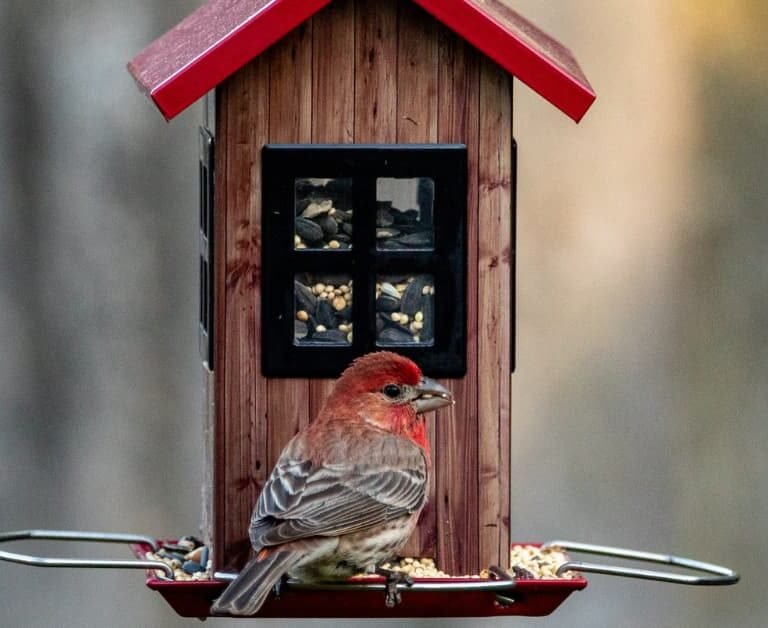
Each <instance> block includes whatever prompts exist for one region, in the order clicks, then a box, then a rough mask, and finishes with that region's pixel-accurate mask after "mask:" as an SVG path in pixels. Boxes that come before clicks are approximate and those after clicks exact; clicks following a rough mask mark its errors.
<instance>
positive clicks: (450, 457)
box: [435, 29, 487, 574]
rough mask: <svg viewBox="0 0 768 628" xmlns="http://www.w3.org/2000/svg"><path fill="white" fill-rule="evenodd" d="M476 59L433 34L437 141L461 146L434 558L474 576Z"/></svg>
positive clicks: (455, 41)
mask: <svg viewBox="0 0 768 628" xmlns="http://www.w3.org/2000/svg"><path fill="white" fill-rule="evenodd" d="M478 62H479V59H478V55H477V53H476V52H475V50H474V49H472V48H471V47H470V46H468V45H467V44H465V43H464V42H463V41H462V40H460V39H459V38H458V37H457V36H455V35H454V34H453V33H451V32H449V31H448V30H447V29H440V35H439V76H438V101H437V102H438V141H439V142H441V143H464V144H466V146H467V157H468V159H467V161H468V175H467V374H466V376H465V377H464V378H463V379H457V380H452V381H451V389H452V391H453V393H454V397H455V399H456V405H455V406H454V407H453V408H449V409H447V410H446V411H445V414H444V416H441V417H439V419H440V420H438V421H436V424H435V437H436V449H437V451H438V452H439V454H440V455H439V457H438V458H437V459H436V460H435V478H436V490H437V496H436V502H435V506H436V509H437V532H438V536H437V543H438V544H437V556H438V561H439V565H440V566H441V568H442V569H443V570H444V571H446V572H447V573H452V574H468V573H478V572H479V570H480V569H481V568H482V567H487V565H481V564H480V561H479V553H478V551H479V548H478V543H479V533H478V508H477V506H478V504H477V487H478V468H477V445H478V442H477V437H478V431H477V377H478V375H477V312H478V302H477V230H478V222H479V216H478V203H477V168H478V107H479V87H480V84H479V66H478Z"/></svg>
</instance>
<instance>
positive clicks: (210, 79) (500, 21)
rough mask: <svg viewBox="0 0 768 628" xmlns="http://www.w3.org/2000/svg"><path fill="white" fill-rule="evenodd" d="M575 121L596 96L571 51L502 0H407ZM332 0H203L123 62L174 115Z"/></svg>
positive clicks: (167, 112)
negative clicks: (166, 30)
mask: <svg viewBox="0 0 768 628" xmlns="http://www.w3.org/2000/svg"><path fill="white" fill-rule="evenodd" d="M413 1H414V2H415V3H416V4H418V5H419V6H421V7H422V8H423V9H424V10H426V11H428V12H429V13H431V14H432V15H433V16H434V17H435V18H436V19H437V20H439V21H440V22H442V23H443V24H444V25H445V26H447V27H448V28H449V29H451V30H452V31H454V32H455V33H456V34H457V35H459V36H460V37H462V38H464V39H465V40H466V41H468V42H469V43H471V44H473V45H474V46H475V47H476V48H477V49H478V50H480V51H481V52H483V53H484V54H485V55H487V56H488V57H490V58H491V59H493V60H494V61H496V63H498V64H499V65H500V66H501V67H503V68H504V69H505V70H507V71H508V72H509V73H510V74H512V75H514V76H515V77H517V78H518V79H520V80H521V81H522V82H523V83H525V84H526V85H528V86H529V87H530V88H531V89H533V90H534V91H536V92H538V93H539V94H540V95H541V96H542V97H544V98H546V99H547V100H548V101H549V102H551V103H552V104H553V105H555V106H556V107H558V108H559V109H561V110H562V111H563V112H564V113H566V114H567V115H569V116H570V117H571V118H573V119H574V120H576V121H577V122H578V121H579V120H580V119H581V118H582V116H583V115H584V114H585V113H586V112H587V109H589V107H590V105H591V104H592V102H593V101H594V100H595V93H594V91H593V90H592V88H591V86H590V85H589V82H588V81H587V78H586V77H585V76H584V73H583V72H582V71H581V68H580V67H579V64H578V62H577V61H576V59H575V58H574V57H573V55H572V54H571V52H570V51H569V50H568V49H567V48H565V47H564V46H563V45H562V44H561V43H560V42H558V41H556V40H555V39H553V38H551V37H550V36H549V35H547V34H546V33H544V32H543V31H542V30H541V29H539V28H538V27H537V26H535V25H534V24H532V23H531V22H529V21H528V20H526V19H525V18H524V17H523V16H521V15H520V14H519V13H516V12H515V11H513V10H512V9H511V8H510V7H509V6H508V5H507V4H506V1H505V0H413ZM329 2H330V0H209V1H208V2H207V3H206V4H205V5H203V6H202V7H200V8H199V9H198V10H197V11H195V12H194V13H192V14H191V15H189V16H188V17H187V18H186V19H184V20H183V21H182V22H180V23H179V24H178V25H177V26H175V27H174V28H172V29H171V30H170V31H168V32H167V33H166V34H165V35H163V36H162V37H160V38H159V39H157V40H156V41H154V42H153V43H151V44H150V45H149V46H147V47H146V48H145V49H144V50H143V51H142V52H140V53H139V54H138V55H137V56H136V57H135V58H134V59H133V60H132V61H131V62H130V63H129V64H128V69H129V71H130V72H131V74H132V75H133V77H134V78H135V79H136V82H137V83H138V84H139V86H140V87H141V89H142V90H144V91H145V92H146V93H147V94H149V96H150V97H151V98H152V100H154V101H155V104H156V105H157V107H158V108H159V109H160V111H161V112H162V113H163V115H164V116H165V117H166V118H167V119H169V120H170V119H171V118H173V117H174V116H175V115H177V114H178V113H180V112H182V111H183V110H184V109H186V108H187V107H188V106H189V105H191V104H192V103H194V102H195V101H196V100H197V99H199V98H200V97H201V96H203V95H204V94H205V93H206V92H208V91H209V90H211V89H212V88H214V87H215V86H216V85H218V84H219V83H221V82H222V81H224V80H225V79H226V78H227V77H228V76H230V75H231V74H233V73H234V72H236V71H237V70H239V69H240V68H241V67H242V66H243V65H245V64H246V63H248V62H249V61H250V60H251V59H253V58H255V57H256V56H258V55H259V54H261V53H262V52H263V51H264V50H266V49H267V48H268V47H269V46H271V45H272V44H273V43H275V42H276V41H278V40H280V39H281V38H283V37H284V36H285V35H287V34H288V33H289V32H290V31H292V30H293V29H294V28H296V27H297V26H298V25H299V24H301V23H302V22H303V21H304V20H306V19H308V18H309V17H311V16H312V15H314V14H315V13H316V12H317V11H319V10H320V9H322V8H323V7H324V6H325V5H326V4H328V3H329Z"/></svg>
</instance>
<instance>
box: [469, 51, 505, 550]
mask: <svg viewBox="0 0 768 628" xmlns="http://www.w3.org/2000/svg"><path fill="white" fill-rule="evenodd" d="M511 155H512V103H511V82H510V78H509V76H508V75H507V74H505V73H504V72H502V71H501V70H500V69H499V68H498V67H497V66H496V65H494V64H493V63H491V62H490V61H488V60H487V59H483V60H482V62H481V69H480V156H481V159H480V161H479V169H478V170H479V190H478V194H479V200H478V203H479V204H478V211H479V215H480V218H481V220H480V222H479V229H478V242H479V249H478V271H477V279H478V303H479V311H478V318H477V320H478V325H477V327H478V329H477V348H478V429H479V449H478V464H479V471H480V477H479V487H478V488H479V490H478V496H479V516H480V526H479V528H480V544H479V547H480V560H481V561H482V562H485V563H487V562H488V560H490V559H497V558H498V559H501V563H502V565H505V564H506V563H508V562H509V533H508V527H509V523H508V519H509V477H508V475H509V456H510V443H509V420H510V417H509V405H510V377H509V372H510V336H509V334H510V312H509V304H510V288H511V285H512V284H511V256H512V251H511V230H512V225H511V221H510V207H511V202H512V181H511V176H510V173H511ZM502 547H503V548H505V549H504V551H503V552H502V551H501V548H502Z"/></svg>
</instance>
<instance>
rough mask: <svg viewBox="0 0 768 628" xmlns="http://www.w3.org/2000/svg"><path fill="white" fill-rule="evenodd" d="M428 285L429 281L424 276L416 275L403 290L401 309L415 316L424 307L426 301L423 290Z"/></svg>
mask: <svg viewBox="0 0 768 628" xmlns="http://www.w3.org/2000/svg"><path fill="white" fill-rule="evenodd" d="M426 285H427V281H426V279H425V278H424V276H423V275H422V276H418V277H415V278H414V280H413V281H412V282H411V283H409V284H408V286H407V287H406V289H405V292H403V298H402V301H401V305H400V311H401V312H405V313H406V314H408V316H413V315H414V314H416V312H418V311H419V310H420V309H421V308H422V304H423V302H424V295H423V294H422V290H423V289H424V286H426Z"/></svg>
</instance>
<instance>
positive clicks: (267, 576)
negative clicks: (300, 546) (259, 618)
mask: <svg viewBox="0 0 768 628" xmlns="http://www.w3.org/2000/svg"><path fill="white" fill-rule="evenodd" d="M300 559H301V554H300V553H298V552H290V551H288V552H280V551H272V552H267V551H265V550H262V551H261V552H260V553H259V554H258V555H257V556H256V558H253V559H251V560H250V562H249V563H248V564H247V565H246V566H245V568H244V569H243V570H242V571H241V572H240V574H239V575H238V576H237V578H235V580H233V581H232V582H230V584H229V586H228V587H227V588H226V589H225V590H224V593H222V594H221V596H219V599H217V600H216V602H215V603H214V605H213V606H212V607H211V612H212V613H213V614H215V615H227V614H228V615H253V614H255V613H256V612H258V610H259V609H260V608H261V605H262V604H264V600H266V599H267V596H268V595H269V592H270V591H271V590H272V587H273V586H275V584H277V582H278V581H279V580H280V578H282V576H283V574H284V573H285V572H286V571H288V570H289V569H290V568H291V567H292V566H293V565H295V564H296V563H297V562H298V561H299V560H300Z"/></svg>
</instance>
